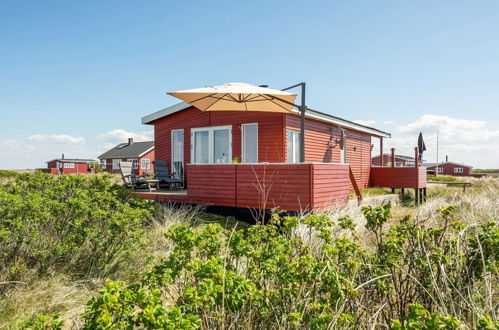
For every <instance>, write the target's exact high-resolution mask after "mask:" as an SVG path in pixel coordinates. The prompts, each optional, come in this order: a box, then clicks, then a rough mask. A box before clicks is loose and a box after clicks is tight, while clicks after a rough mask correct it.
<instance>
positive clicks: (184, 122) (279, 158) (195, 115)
mask: <svg viewBox="0 0 499 330" xmlns="http://www.w3.org/2000/svg"><path fill="white" fill-rule="evenodd" d="M249 123H258V161H259V162H283V161H284V157H285V154H284V153H283V151H284V146H283V138H282V131H283V114H280V113H259V112H235V111H223V112H203V111H200V110H198V109H196V108H194V107H191V108H188V109H186V110H183V111H180V112H177V113H174V114H172V115H170V116H167V117H164V118H161V119H158V120H157V121H155V122H154V141H155V142H154V143H155V151H156V159H157V160H167V161H168V162H169V163H170V164H171V131H172V130H176V129H183V130H184V164H189V163H190V162H191V128H198V127H209V126H226V125H231V126H232V157H239V158H241V124H249ZM188 175H189V174H188V173H185V177H186V179H187V177H188Z"/></svg>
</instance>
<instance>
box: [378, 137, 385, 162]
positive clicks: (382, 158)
mask: <svg viewBox="0 0 499 330" xmlns="http://www.w3.org/2000/svg"><path fill="white" fill-rule="evenodd" d="M379 157H380V159H381V163H380V165H381V166H383V165H384V163H385V162H384V161H383V160H384V158H385V156H384V155H383V137H380V138H379Z"/></svg>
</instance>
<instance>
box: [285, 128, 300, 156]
mask: <svg viewBox="0 0 499 330" xmlns="http://www.w3.org/2000/svg"><path fill="white" fill-rule="evenodd" d="M300 143H301V132H300V131H293V130H288V163H299V162H300V149H301V148H300Z"/></svg>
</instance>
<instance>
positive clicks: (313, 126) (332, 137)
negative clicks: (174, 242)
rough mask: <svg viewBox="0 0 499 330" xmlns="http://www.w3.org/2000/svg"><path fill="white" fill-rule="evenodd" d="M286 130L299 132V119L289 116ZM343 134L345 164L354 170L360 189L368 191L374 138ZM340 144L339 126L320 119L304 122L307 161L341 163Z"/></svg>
mask: <svg viewBox="0 0 499 330" xmlns="http://www.w3.org/2000/svg"><path fill="white" fill-rule="evenodd" d="M286 129H293V130H300V117H299V116H298V115H293V114H286ZM344 131H345V134H346V139H347V157H346V158H347V159H346V162H347V164H349V165H350V166H351V167H352V171H353V173H354V176H355V179H356V180H357V184H358V185H359V187H360V188H365V187H367V185H368V183H369V173H370V167H371V136H370V135H368V134H364V133H360V132H356V131H351V130H344ZM337 141H338V143H340V141H341V130H340V128H339V127H337V126H333V125H331V124H327V123H324V122H320V121H317V120H311V119H307V120H306V121H305V161H306V162H320V163H339V162H340V153H341V147H340V144H338V143H336V142H337ZM285 147H287V138H286V139H285ZM354 148H355V150H354Z"/></svg>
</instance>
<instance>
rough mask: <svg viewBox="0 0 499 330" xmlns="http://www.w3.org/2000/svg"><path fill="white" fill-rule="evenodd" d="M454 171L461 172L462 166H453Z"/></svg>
mask: <svg viewBox="0 0 499 330" xmlns="http://www.w3.org/2000/svg"><path fill="white" fill-rule="evenodd" d="M454 173H463V168H462V167H455V168H454Z"/></svg>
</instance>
